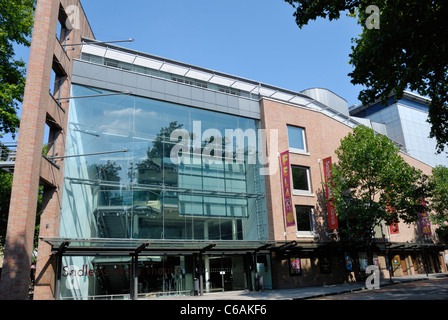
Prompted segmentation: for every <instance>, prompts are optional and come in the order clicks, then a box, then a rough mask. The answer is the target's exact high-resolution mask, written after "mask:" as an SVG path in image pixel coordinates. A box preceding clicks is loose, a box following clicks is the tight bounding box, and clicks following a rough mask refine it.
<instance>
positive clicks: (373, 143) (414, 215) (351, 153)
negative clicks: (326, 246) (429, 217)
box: [331, 126, 429, 239]
mask: <svg viewBox="0 0 448 320" xmlns="http://www.w3.org/2000/svg"><path fill="white" fill-rule="evenodd" d="M336 154H337V156H338V163H337V164H335V165H334V166H333V169H332V174H333V180H332V181H331V183H332V184H333V185H332V189H333V196H334V204H335V206H336V211H337V215H338V218H339V220H340V222H341V226H343V227H341V228H340V229H341V230H340V231H341V233H342V234H343V235H345V236H346V237H348V238H350V239H354V238H357V239H360V238H366V239H370V238H371V237H372V234H373V230H374V227H375V226H379V225H380V224H381V223H382V222H385V223H386V224H388V225H391V224H392V223H394V222H398V221H399V220H402V221H404V222H407V223H410V222H414V221H417V219H418V218H419V213H420V212H423V211H422V210H423V209H425V206H426V205H424V204H423V201H422V200H423V199H425V198H427V197H428V192H429V188H428V184H427V180H426V177H425V176H424V175H423V174H422V172H421V171H420V170H418V169H416V168H414V167H412V166H410V165H409V164H407V163H406V162H405V161H404V159H403V158H402V157H401V156H400V154H399V149H398V147H397V146H395V145H394V144H393V142H391V141H390V140H389V139H388V138H387V137H385V136H383V135H380V134H375V132H374V131H373V130H372V129H370V128H367V127H364V126H359V127H357V128H355V129H354V132H353V133H350V134H349V135H348V136H347V137H345V138H344V139H342V140H341V145H340V147H339V148H338V149H337V150H336Z"/></svg>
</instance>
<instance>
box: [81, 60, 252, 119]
mask: <svg viewBox="0 0 448 320" xmlns="http://www.w3.org/2000/svg"><path fill="white" fill-rule="evenodd" d="M72 83H73V84H81V85H86V86H95V87H98V88H103V89H107V90H111V91H126V90H128V91H130V92H131V94H135V95H139V96H142V97H147V98H152V99H158V100H164V101H167V102H172V103H180V104H182V105H186V106H192V107H196V108H202V109H207V110H213V111H218V112H223V113H229V114H234V115H238V116H244V117H249V118H254V119H260V106H259V102H258V101H255V100H250V99H246V98H243V97H238V96H233V95H228V94H225V93H221V92H217V91H212V90H209V89H204V88H199V87H193V86H189V85H186V84H182V83H177V82H172V81H169V80H165V79H161V78H156V77H151V76H145V75H142V74H138V73H134V72H129V71H125V70H120V69H115V68H111V67H107V66H101V65H95V64H91V63H90V62H87V61H81V60H75V61H74V68H73V77H72Z"/></svg>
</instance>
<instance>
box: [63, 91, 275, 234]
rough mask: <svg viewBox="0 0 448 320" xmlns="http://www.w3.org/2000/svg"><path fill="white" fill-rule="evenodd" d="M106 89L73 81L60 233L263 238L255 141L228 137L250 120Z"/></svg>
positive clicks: (248, 128) (253, 129)
mask: <svg viewBox="0 0 448 320" xmlns="http://www.w3.org/2000/svg"><path fill="white" fill-rule="evenodd" d="M109 93H110V92H107V91H104V90H99V89H96V88H90V87H85V86H78V85H75V86H73V93H72V95H73V96H74V97H77V98H75V99H72V101H71V106H70V116H69V130H68V136H67V151H66V156H67V157H66V158H65V160H64V162H65V173H64V176H65V179H64V192H63V201H62V210H61V212H62V213H61V215H62V218H61V237H65V238H111V239H117V238H119V239H175V240H265V238H267V232H266V233H263V232H260V228H261V226H262V225H266V213H265V209H264V198H263V194H264V183H263V181H262V176H260V174H259V167H260V166H259V163H258V158H257V157H256V156H255V157H254V156H253V152H252V150H256V141H257V139H255V140H254V139H249V138H248V137H247V136H246V139H244V146H242V145H239V144H238V143H236V140H237V139H236V138H235V137H234V135H233V136H230V134H232V133H234V132H233V131H232V130H235V129H241V131H242V132H245V133H254V134H255V135H257V134H258V131H257V129H258V121H257V120H253V119H248V118H243V117H238V116H232V115H226V114H223V113H218V112H212V111H207V110H202V109H195V108H191V107H186V106H181V105H176V104H172V103H167V102H162V101H157V100H152V99H148V98H142V97H136V96H130V95H113V94H112V95H105V94H109ZM176 130H177V131H176ZM229 130H230V131H229ZM178 132H181V133H182V132H183V133H185V134H186V136H184V138H186V140H182V135H178V134H177V135H176V133H178ZM229 132H230V133H229ZM210 133H212V134H210ZM210 136H213V137H212V138H210ZM219 136H220V138H221V139H220V140H219V143H220V144H222V148H221V150H222V151H220V149H219V148H210V146H212V145H213V146H215V147H216V146H217V145H218V144H217V143H215V142H217V141H218V139H217V137H219ZM173 137H174V138H173ZM234 138H235V139H234ZM182 141H183V142H185V141H186V143H185V146H186V148H187V149H188V150H186V149H185V148H183V149H182V148H181V150H182V151H180V152H175V153H174V152H173V150H174V149H173V148H175V147H176V148H177V147H178V146H180V145H181V142H182ZM195 143H196V144H195ZM229 144H230V147H228V146H229ZM195 146H196V147H195ZM198 146H199V147H198ZM239 147H242V148H240V149H241V150H243V151H242V152H241V151H240V150H239V149H238V148H239ZM198 148H199V149H198ZM124 150H128V151H127V152H123V151H124ZM175 150H177V149H175ZM224 150H226V151H229V150H231V151H232V152H231V153H228V152H227V153H225V152H224ZM190 151H191V153H190ZM238 152H240V153H238ZM173 154H174V155H175V156H180V157H181V158H182V159H183V161H179V157H177V158H176V157H173ZM205 154H208V155H210V156H211V158H212V159H213V161H210V157H209V158H206V157H203V156H201V155H205ZM241 154H242V157H241V158H238V155H241ZM237 158H238V159H240V160H241V161H236V160H235V159H237ZM176 159H177V160H176ZM229 159H230V160H229Z"/></svg>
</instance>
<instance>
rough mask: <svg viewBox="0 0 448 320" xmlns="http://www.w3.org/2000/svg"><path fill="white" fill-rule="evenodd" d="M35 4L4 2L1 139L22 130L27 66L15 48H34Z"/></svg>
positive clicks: (0, 12) (0, 18)
mask: <svg viewBox="0 0 448 320" xmlns="http://www.w3.org/2000/svg"><path fill="white" fill-rule="evenodd" d="M35 2H36V1H35V0H1V1H0V136H1V135H2V134H5V133H11V134H12V136H13V137H14V136H15V134H16V132H17V129H18V127H19V122H20V119H19V116H18V115H17V110H18V106H19V103H21V102H22V100H23V93H24V90H25V76H26V64H25V62H24V61H23V60H22V59H20V58H17V57H16V56H15V53H14V46H15V45H22V46H26V47H29V46H30V36H31V32H32V27H33V20H34V9H35Z"/></svg>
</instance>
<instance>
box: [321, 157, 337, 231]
mask: <svg viewBox="0 0 448 320" xmlns="http://www.w3.org/2000/svg"><path fill="white" fill-rule="evenodd" d="M323 164H324V176H325V191H326V193H327V214H328V230H336V229H337V228H338V227H339V226H338V217H337V215H336V208H335V206H334V204H333V194H332V193H331V188H330V186H329V184H328V182H329V181H331V166H332V162H331V157H330V158H326V159H324V160H323Z"/></svg>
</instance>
